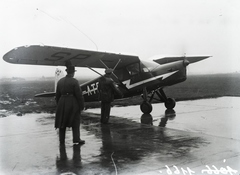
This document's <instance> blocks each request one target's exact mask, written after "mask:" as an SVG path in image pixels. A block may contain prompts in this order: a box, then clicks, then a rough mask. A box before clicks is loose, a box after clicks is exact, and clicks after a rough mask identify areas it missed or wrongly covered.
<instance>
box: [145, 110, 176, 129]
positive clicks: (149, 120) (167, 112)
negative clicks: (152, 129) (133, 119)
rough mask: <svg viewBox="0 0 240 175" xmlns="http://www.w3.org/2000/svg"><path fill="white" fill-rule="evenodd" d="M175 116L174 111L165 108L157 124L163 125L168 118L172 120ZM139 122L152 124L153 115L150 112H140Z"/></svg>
mask: <svg viewBox="0 0 240 175" xmlns="http://www.w3.org/2000/svg"><path fill="white" fill-rule="evenodd" d="M175 117H176V112H175V110H173V109H166V110H165V113H164V115H163V116H162V117H161V120H160V123H159V125H158V126H160V127H165V126H166V124H167V121H168V120H174V118H175ZM141 123H142V124H147V125H153V117H152V115H151V114H142V116H141Z"/></svg>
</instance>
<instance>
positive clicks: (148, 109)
mask: <svg viewBox="0 0 240 175" xmlns="http://www.w3.org/2000/svg"><path fill="white" fill-rule="evenodd" d="M140 109H141V111H142V112H143V113H144V114H150V113H151V112H152V105H151V103H149V102H147V101H144V102H143V103H142V104H141V106H140Z"/></svg>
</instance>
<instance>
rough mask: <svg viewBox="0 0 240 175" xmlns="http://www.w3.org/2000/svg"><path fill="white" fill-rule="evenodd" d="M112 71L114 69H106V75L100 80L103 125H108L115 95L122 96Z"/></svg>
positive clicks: (99, 89)
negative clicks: (112, 76)
mask: <svg viewBox="0 0 240 175" xmlns="http://www.w3.org/2000/svg"><path fill="white" fill-rule="evenodd" d="M112 71H113V70H112V69H106V70H105V73H106V74H105V75H104V76H103V77H101V78H100V79H99V84H98V91H99V94H100V100H101V123H108V120H109V117H110V110H111V102H112V101H113V100H114V94H116V95H118V96H122V93H121V91H120V90H119V89H118V87H117V85H116V83H115V82H114V81H113V79H112V78H111V74H112Z"/></svg>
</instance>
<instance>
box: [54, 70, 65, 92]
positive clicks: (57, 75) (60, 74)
mask: <svg viewBox="0 0 240 175" xmlns="http://www.w3.org/2000/svg"><path fill="white" fill-rule="evenodd" d="M64 76H65V75H64V72H63V71H62V70H61V69H58V68H56V71H55V85H54V91H55V92H56V90H57V83H58V81H59V80H60V79H61V78H63V77H64Z"/></svg>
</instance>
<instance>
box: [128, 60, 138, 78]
mask: <svg viewBox="0 0 240 175" xmlns="http://www.w3.org/2000/svg"><path fill="white" fill-rule="evenodd" d="M127 70H128V72H129V74H130V75H136V74H138V73H139V72H140V66H139V63H134V64H131V65H129V66H127Z"/></svg>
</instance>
